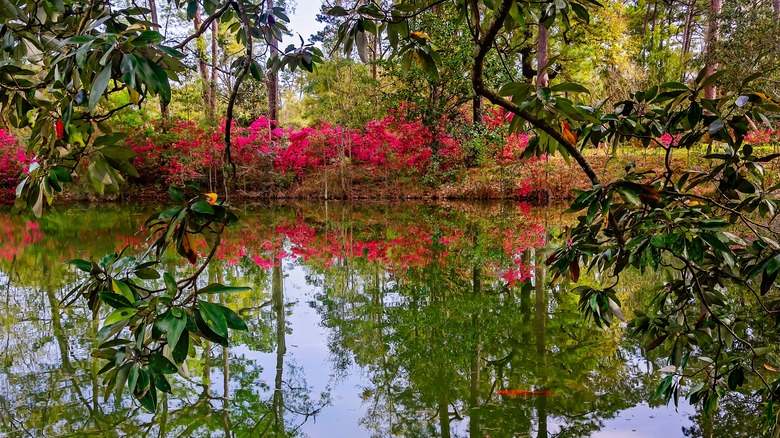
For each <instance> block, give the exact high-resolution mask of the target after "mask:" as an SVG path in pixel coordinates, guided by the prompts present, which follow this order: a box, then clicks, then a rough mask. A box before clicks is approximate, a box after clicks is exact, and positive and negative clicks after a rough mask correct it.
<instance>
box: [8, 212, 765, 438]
mask: <svg viewBox="0 0 780 438" xmlns="http://www.w3.org/2000/svg"><path fill="white" fill-rule="evenodd" d="M144 213H145V212H144V209H143V208H141V207H130V208H112V207H98V208H92V209H86V208H70V209H65V210H62V211H59V212H54V213H53V214H52V215H50V216H47V217H45V218H44V219H42V220H41V221H40V222H38V221H33V220H31V219H29V218H24V217H10V218H9V217H8V216H5V215H4V216H2V218H1V219H0V225H2V227H3V228H2V229H3V234H4V238H3V240H2V241H0V271H1V272H0V285H2V286H0V300H2V307H0V308H2V310H0V317H1V318H2V322H3V327H4V336H3V339H0V342H3V344H4V346H5V348H4V349H3V351H2V369H0V434H2V433H5V434H7V435H8V436H11V437H16V436H19V437H22V436H66V435H67V436H276V437H282V436H314V437H321V436H377V437H385V436H441V437H451V436H459V437H471V438H475V437H480V438H483V437H488V436H489V437H514V436H532V437H537V436H558V437H580V436H598V435H599V434H604V436H608V435H607V433H609V432H611V431H612V430H613V429H617V428H620V429H618V430H622V431H624V432H626V433H628V432H631V431H637V433H645V436H656V435H653V434H654V433H655V432H654V431H657V430H658V429H655V428H654V427H657V424H656V425H654V424H653V423H654V421H653V419H650V418H647V417H648V416H649V415H664V416H667V417H668V418H671V420H668V419H667V421H670V423H669V424H668V425H667V426H668V427H667V428H666V430H665V432H664V434H665V435H667V436H670V437H671V436H683V434H685V435H686V436H712V435H713V433H714V432H713V430H714V427H715V426H714V425H717V427H722V428H724V429H723V430H730V431H734V433H735V434H734V435H732V434H731V432H729V435H730V436H737V434H738V433H740V426H741V425H744V424H743V423H742V422H741V421H740V418H744V417H740V416H741V415H744V412H750V409H751V408H753V407H752V404H751V401H750V400H740V399H730V400H729V401H728V402H727V403H726V404H725V405H724V407H723V408H722V409H721V410H720V411H719V413H718V415H719V416H720V417H719V418H718V419H717V420H716V421H713V420H711V419H706V418H702V417H701V416H700V415H698V414H695V413H693V411H692V410H690V409H689V408H688V409H687V410H686V409H683V411H684V412H682V413H680V414H676V413H675V412H674V410H670V409H665V410H661V411H659V410H657V409H656V410H650V408H649V407H647V404H646V403H647V402H648V401H650V400H651V399H652V392H653V390H654V385H655V382H657V379H658V375H657V374H653V373H652V370H653V369H654V366H653V364H652V363H650V362H647V361H645V360H644V359H642V355H641V354H640V352H639V351H638V349H637V347H636V346H635V345H634V344H633V343H632V342H631V341H630V340H628V339H626V336H625V333H624V331H623V329H622V328H620V327H613V328H612V329H610V330H606V331H605V330H602V329H597V328H595V327H591V326H589V325H588V324H586V323H583V321H582V320H581V318H580V316H579V314H578V313H577V301H576V300H577V297H576V296H574V295H572V294H569V293H566V292H565V291H566V290H567V287H566V285H562V284H560V283H559V282H557V283H555V284H554V285H553V286H552V287H550V280H551V279H549V278H547V277H548V276H547V272H546V269H545V267H544V259H545V249H544V247H545V241H546V239H547V236H548V230H551V229H553V230H554V229H555V228H556V227H558V226H559V223H560V222H561V219H560V215H559V214H558V213H556V211H555V210H554V209H550V210H534V209H530V208H529V207H527V206H520V205H501V204H499V205H443V206H426V205H347V204H333V203H330V204H301V205H297V204H290V205H272V206H258V207H253V208H247V209H246V211H245V212H244V214H243V215H242V216H243V217H242V221H241V223H240V225H239V226H238V227H237V228H236V229H234V230H232V232H231V233H230V235H229V237H228V241H227V242H226V244H225V245H224V247H223V248H222V250H221V251H220V253H219V262H218V263H215V264H214V265H213V266H211V267H210V268H209V270H208V277H209V278H208V282H214V281H217V282H227V283H236V284H241V285H249V286H252V287H253V288H254V289H253V291H252V292H249V293H245V294H235V295H224V296H218V297H216V298H214V299H215V300H220V304H223V305H227V306H229V307H231V308H233V309H235V310H236V311H238V312H239V313H240V314H241V315H242V316H243V317H244V318H245V320H246V321H247V323H248V325H249V328H250V330H249V331H248V332H246V333H240V332H233V335H232V336H233V339H232V344H231V345H232V346H231V347H230V348H225V347H222V346H218V345H208V344H206V345H204V346H203V348H199V349H198V351H197V355H196V356H195V357H194V358H190V359H188V361H187V371H188V372H187V373H186V375H183V376H178V377H174V378H172V379H171V382H172V384H173V389H172V394H169V395H165V396H164V397H163V399H161V400H160V402H159V408H158V411H157V412H156V413H155V414H150V413H148V412H146V411H144V410H143V409H142V408H140V407H139V406H138V405H137V404H134V403H132V402H131V401H130V399H129V397H124V398H121V399H119V400H117V399H116V397H115V396H114V395H112V394H111V393H108V394H105V393H104V390H103V389H104V386H103V385H102V376H101V375H99V374H98V373H99V370H100V369H101V367H102V363H101V360H100V359H97V358H92V357H90V355H89V352H90V351H91V349H92V348H93V347H94V346H95V345H94V344H95V342H94V335H95V333H96V332H97V330H98V329H99V327H100V325H101V321H102V319H101V316H98V317H97V318H93V315H92V314H91V312H89V311H88V309H86V307H85V306H83V305H82V303H76V304H75V305H73V306H70V307H64V306H63V305H62V304H61V302H60V300H61V299H62V297H64V296H66V295H67V293H68V291H69V289H70V288H71V285H72V284H73V283H74V281H75V273H74V272H73V271H71V270H69V269H66V268H65V267H64V266H62V265H60V264H59V262H61V261H62V260H65V259H68V258H73V257H77V256H78V257H85V256H86V255H88V254H94V255H96V256H100V255H102V254H104V253H107V252H111V251H114V250H118V249H121V248H122V247H123V246H124V245H131V246H140V244H141V243H142V241H143V236H140V235H136V234H134V233H135V231H136V230H137V229H138V227H139V225H140V224H141V223H142V222H143V219H145V214H144ZM166 263H167V267H168V269H169V270H174V269H175V270H177V271H178V272H179V273H186V272H187V270H188V269H191V268H189V267H188V266H186V265H179V264H177V263H178V262H177V261H176V259H174V258H171V259H170V260H166ZM583 281H586V282H587V281H589V282H595V281H596V280H595V279H593V278H589V279H585V280H583ZM648 281H649V280H648V279H647V278H644V277H641V276H636V278H632V279H630V281H629V282H627V283H628V284H632V288H633V289H636V290H641V285H642V283H643V282H645V283H646V282H648ZM628 293H629V291H623V296H624V297H625V298H627V299H628V300H627V301H629V302H631V301H632V300H633V301H637V300H640V299H641V297H639V298H638V297H636V296H633V295H632V296H629V295H628ZM102 316H103V317H104V316H105V315H102ZM650 403H651V404H652V402H650ZM629 412H630V413H632V414H630V415H635V414H637V413H639V412H642V413H643V414H641V415H636V416H635V417H633V418H631V417H630V416H628V415H627V414H626V413H629ZM648 413H649V414H648ZM688 416H690V417H691V419H688ZM629 420H630V421H629ZM681 426H682V427H681ZM683 428H684V429H683ZM617 433H618V435H612V436H621V435H620V434H621V432H617ZM741 433H742V434H744V433H745V432H744V428H742V431H741ZM714 435H719V433H717V432H715V433H714ZM749 436H755V434H752V435H749Z"/></svg>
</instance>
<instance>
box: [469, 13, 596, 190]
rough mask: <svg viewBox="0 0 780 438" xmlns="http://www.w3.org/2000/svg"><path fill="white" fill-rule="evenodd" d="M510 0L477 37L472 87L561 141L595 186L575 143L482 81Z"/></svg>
mask: <svg viewBox="0 0 780 438" xmlns="http://www.w3.org/2000/svg"><path fill="white" fill-rule="evenodd" d="M513 3H514V0H502V1H501V3H500V4H499V5H498V6H497V7H496V10H495V14H494V15H493V19H492V20H491V21H490V25H489V26H488V28H487V29H486V30H485V31H484V33H483V34H482V38H479V39H477V40H476V43H477V50H476V53H475V54H474V66H473V67H472V69H471V83H472V86H473V87H474V91H475V92H476V93H477V94H479V95H480V96H483V97H485V98H487V99H488V100H489V101H491V102H492V103H493V104H495V105H498V106H500V107H502V108H504V109H506V110H508V111H511V112H513V113H515V114H517V115H518V116H520V117H521V118H523V119H524V120H526V121H527V122H528V123H530V124H531V125H533V126H534V127H536V128H537V129H540V130H542V131H544V132H545V133H547V134H548V135H549V136H550V137H552V138H553V139H555V140H556V141H558V143H560V144H561V146H563V148H564V149H566V152H568V153H569V155H571V156H572V157H574V160H575V161H577V164H579V166H580V167H581V168H582V170H583V172H585V175H587V176H588V178H589V179H590V182H591V184H593V185H594V186H595V185H598V184H599V183H600V182H599V177H598V176H597V175H596V172H595V171H594V170H593V168H592V167H591V165H590V164H589V163H588V161H587V160H585V157H584V156H583V155H582V153H580V151H579V149H578V148H577V145H575V144H574V143H572V142H570V141H568V140H567V139H566V138H564V136H563V134H561V133H560V131H558V130H557V129H555V128H554V127H553V126H552V125H550V124H549V123H547V122H546V121H544V120H542V119H540V118H538V117H536V116H535V115H533V114H531V113H529V112H528V111H526V110H523V109H520V107H519V106H518V105H517V104H516V103H514V102H512V101H510V100H508V99H506V98H504V97H502V96H499V95H498V93H496V92H495V91H493V90H491V89H489V88H488V87H487V86H486V85H485V82H484V78H483V76H484V68H485V57H486V56H487V54H488V52H489V51H490V49H491V48H492V47H493V41H494V40H495V39H496V35H498V32H499V30H501V28H502V27H503V25H504V21H505V20H506V17H507V16H508V15H509V9H510V8H511V7H512V4H513Z"/></svg>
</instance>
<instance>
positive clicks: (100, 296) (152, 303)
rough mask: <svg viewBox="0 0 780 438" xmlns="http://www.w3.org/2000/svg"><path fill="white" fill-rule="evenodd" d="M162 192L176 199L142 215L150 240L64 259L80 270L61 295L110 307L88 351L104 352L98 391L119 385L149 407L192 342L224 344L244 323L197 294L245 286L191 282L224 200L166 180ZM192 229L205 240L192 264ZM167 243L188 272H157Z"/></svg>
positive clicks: (179, 369)
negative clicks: (131, 249) (137, 249)
mask: <svg viewBox="0 0 780 438" xmlns="http://www.w3.org/2000/svg"><path fill="white" fill-rule="evenodd" d="M170 195H171V198H172V199H173V200H175V201H178V202H180V203H181V204H180V205H178V206H176V207H173V208H170V209H168V210H166V211H163V212H162V213H157V214H154V215H152V216H150V217H149V218H148V219H147V220H146V223H145V225H144V231H146V232H148V233H149V234H150V236H149V238H150V239H151V240H152V244H151V245H150V246H149V248H148V250H147V251H146V252H144V253H143V254H141V255H140V256H139V257H138V258H136V257H135V256H132V255H124V252H125V251H124V250H123V251H122V252H120V253H119V254H109V255H107V256H105V257H103V258H102V259H100V261H99V262H94V261H87V260H82V259H74V260H68V261H66V262H65V263H67V264H70V265H73V266H75V267H76V268H78V269H79V270H80V271H82V272H84V273H85V274H86V279H85V280H84V281H83V282H81V283H80V284H78V285H77V286H76V287H75V288H74V289H73V290H72V291H71V292H70V294H69V295H68V297H66V299H71V302H73V301H75V300H77V299H79V298H82V297H83V298H84V299H85V300H87V302H88V304H89V308H90V309H91V310H92V312H93V314H94V315H97V313H98V312H99V310H100V308H101V305H102V303H105V304H107V305H108V306H109V307H110V308H112V309H113V311H112V312H111V313H110V314H109V315H108V316H107V317H106V318H105V320H104V321H103V326H102V327H101V328H100V330H99V331H98V333H97V342H99V346H98V347H97V348H96V349H95V350H94V351H93V352H92V355H93V356H95V357H98V358H101V359H106V360H108V362H107V363H106V364H105V365H104V366H103V367H102V368H101V369H100V371H99V373H98V374H101V375H102V374H105V376H104V377H103V383H104V384H105V391H104V394H105V398H106V399H107V398H108V397H109V395H110V394H111V393H112V391H113V393H114V394H115V396H116V398H120V397H121V396H122V393H123V392H124V390H125V387H126V388H127V391H128V392H129V393H130V394H132V396H133V397H134V398H135V399H136V400H138V402H139V403H140V404H141V405H142V406H144V407H145V408H146V409H148V410H150V411H152V412H154V411H155V410H156V408H157V400H158V396H157V391H162V392H171V385H170V383H169V382H168V379H167V378H166V377H165V376H166V375H169V374H176V373H179V374H181V375H183V376H185V377H186V376H187V375H188V371H187V366H186V363H185V360H186V359H187V357H188V356H194V355H195V349H194V347H196V346H201V345H202V342H203V341H210V342H214V343H217V344H219V345H223V346H227V345H228V335H229V331H230V330H247V326H246V324H245V323H244V321H243V320H242V319H241V318H240V317H239V316H238V315H237V314H236V313H235V312H234V311H233V310H231V309H229V308H227V307H225V306H221V305H219V304H215V303H212V302H210V301H208V300H207V299H203V298H204V297H207V296H208V295H212V294H220V293H233V292H244V291H248V290H250V288H248V287H237V286H226V285H223V284H219V283H211V284H209V285H207V286H204V287H199V284H198V278H199V276H200V274H201V273H202V272H203V271H204V270H205V269H206V267H207V266H208V264H209V263H210V261H211V259H212V258H213V257H214V255H215V254H216V250H217V248H218V247H219V244H220V241H221V239H222V234H223V232H224V231H225V227H226V226H227V225H229V224H232V223H234V222H236V221H237V217H236V215H235V214H234V213H233V212H232V211H231V210H230V207H229V205H227V204H226V203H222V202H220V203H218V202H217V195H216V194H213V193H207V194H205V195H198V196H195V197H192V198H191V199H189V200H186V199H185V197H184V191H182V190H181V189H178V188H176V187H172V188H171V190H170ZM198 236H201V237H203V238H205V240H206V243H207V245H208V247H209V252H208V254H207V255H206V256H205V257H204V258H203V259H202V260H200V263H199V264H197V263H198V261H199V260H198V257H197V252H196V243H195V242H196V241H197V240H196V239H197V238H198ZM169 246H173V247H175V248H176V251H177V253H178V254H179V255H180V256H182V257H184V258H186V259H187V260H188V261H189V262H190V263H191V264H193V265H195V266H196V269H195V272H193V273H192V274H191V275H189V276H187V277H185V278H182V279H179V280H176V276H175V273H170V272H167V271H163V272H162V274H161V273H160V260H161V257H162V256H163V254H164V253H165V250H166V248H168V247H169ZM126 249H127V248H125V250H126ZM160 279H162V287H160V288H156V289H155V288H150V287H149V286H148V285H149V284H150V281H149V280H160ZM157 283H160V282H159V281H157ZM126 329H127V330H126ZM128 335H129V336H128Z"/></svg>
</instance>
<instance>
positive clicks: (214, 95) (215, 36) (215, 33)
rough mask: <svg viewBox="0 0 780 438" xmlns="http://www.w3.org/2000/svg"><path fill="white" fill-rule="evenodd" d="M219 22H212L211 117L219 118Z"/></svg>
mask: <svg viewBox="0 0 780 438" xmlns="http://www.w3.org/2000/svg"><path fill="white" fill-rule="evenodd" d="M218 40H219V20H214V21H212V22H211V83H210V84H209V85H210V88H211V89H210V92H209V94H210V95H211V116H212V117H216V116H217V107H218V106H219V104H218V103H219V94H218V91H217V65H218V62H217V60H218V59H219V42H218Z"/></svg>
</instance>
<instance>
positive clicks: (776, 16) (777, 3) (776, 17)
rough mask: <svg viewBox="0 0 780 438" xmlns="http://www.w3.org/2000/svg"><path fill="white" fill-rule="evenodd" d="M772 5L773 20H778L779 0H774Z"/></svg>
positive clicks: (779, 18) (779, 13) (779, 14)
mask: <svg viewBox="0 0 780 438" xmlns="http://www.w3.org/2000/svg"><path fill="white" fill-rule="evenodd" d="M772 7H773V9H774V14H772V16H773V17H774V18H775V21H780V0H774V2H772Z"/></svg>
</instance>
